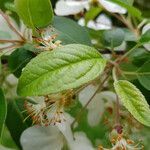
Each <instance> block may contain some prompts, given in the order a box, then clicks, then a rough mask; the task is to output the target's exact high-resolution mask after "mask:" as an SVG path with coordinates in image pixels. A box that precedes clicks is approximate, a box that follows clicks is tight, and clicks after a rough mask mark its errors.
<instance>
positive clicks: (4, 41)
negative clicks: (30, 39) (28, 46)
mask: <svg viewBox="0 0 150 150" xmlns="http://www.w3.org/2000/svg"><path fill="white" fill-rule="evenodd" d="M0 43H23V41H19V40H5V39H0Z"/></svg>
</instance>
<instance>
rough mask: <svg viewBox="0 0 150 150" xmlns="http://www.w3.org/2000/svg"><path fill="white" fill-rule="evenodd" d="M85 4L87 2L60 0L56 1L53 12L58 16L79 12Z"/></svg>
mask: <svg viewBox="0 0 150 150" xmlns="http://www.w3.org/2000/svg"><path fill="white" fill-rule="evenodd" d="M86 5H87V2H80V1H64V0H60V1H58V2H57V3H56V7H55V13H56V15H58V16H67V15H74V14H77V13H79V12H81V11H82V10H83V9H84V8H85V7H86Z"/></svg>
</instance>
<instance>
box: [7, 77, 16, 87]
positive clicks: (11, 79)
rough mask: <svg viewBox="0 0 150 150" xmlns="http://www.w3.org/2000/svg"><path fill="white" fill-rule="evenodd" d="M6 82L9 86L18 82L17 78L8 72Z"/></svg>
mask: <svg viewBox="0 0 150 150" xmlns="http://www.w3.org/2000/svg"><path fill="white" fill-rule="evenodd" d="M6 82H8V83H9V84H10V85H11V86H15V85H17V84H18V79H17V78H16V77H15V76H14V75H13V74H9V75H8V76H7V77H6Z"/></svg>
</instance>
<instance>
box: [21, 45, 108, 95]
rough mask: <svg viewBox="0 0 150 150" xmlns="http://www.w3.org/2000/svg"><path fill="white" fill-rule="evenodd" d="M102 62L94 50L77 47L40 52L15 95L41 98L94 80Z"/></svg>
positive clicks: (23, 77) (23, 75) (102, 68)
mask: <svg viewBox="0 0 150 150" xmlns="http://www.w3.org/2000/svg"><path fill="white" fill-rule="evenodd" d="M39 62H40V63H39ZM105 63H106V61H105V60H104V59H103V58H102V56H101V55H100V54H99V53H98V52H97V51H96V50H95V49H93V48H91V47H89V46H84V45H80V44H69V45H66V46H63V47H59V48H57V49H55V50H53V51H52V52H44V53H41V54H40V55H38V56H37V57H36V58H35V59H33V60H32V61H31V62H30V63H29V64H28V65H27V66H26V68H25V69H24V71H23V73H22V75H21V78H20V79H19V86H18V93H19V94H20V95H24V96H25V95H45V94H51V93H57V92H60V91H63V90H67V89H71V88H76V87H79V86H81V85H82V84H85V83H87V82H89V81H91V80H93V79H95V78H96V77H98V75H99V74H100V73H101V72H102V71H103V70H104V67H105ZM37 72H38V73H37Z"/></svg>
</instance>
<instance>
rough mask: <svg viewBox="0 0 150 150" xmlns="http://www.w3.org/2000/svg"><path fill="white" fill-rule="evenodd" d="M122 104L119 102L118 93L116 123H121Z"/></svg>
mask: <svg viewBox="0 0 150 150" xmlns="http://www.w3.org/2000/svg"><path fill="white" fill-rule="evenodd" d="M119 109H120V104H119V97H118V95H116V124H117V125H120V112H119Z"/></svg>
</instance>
